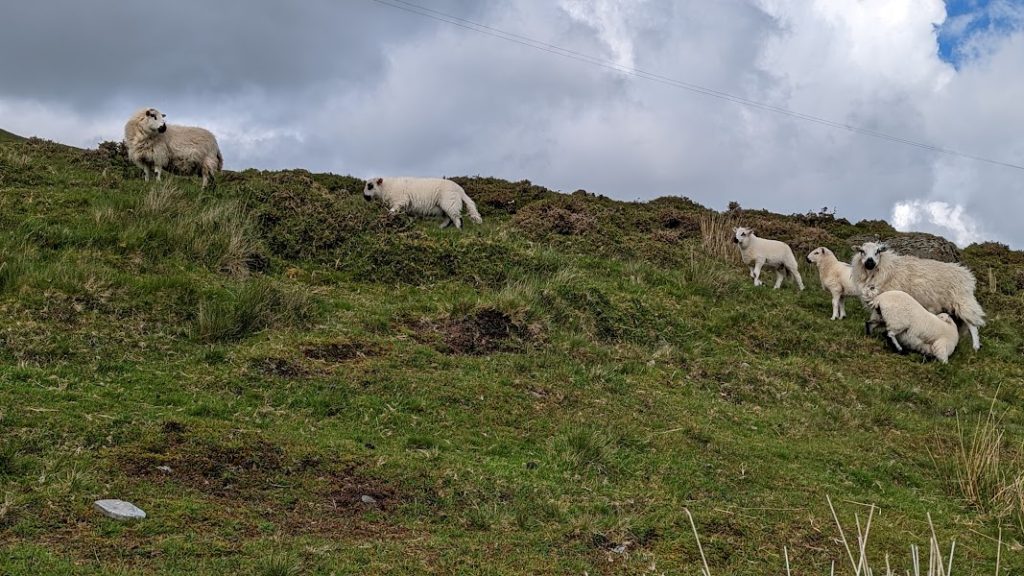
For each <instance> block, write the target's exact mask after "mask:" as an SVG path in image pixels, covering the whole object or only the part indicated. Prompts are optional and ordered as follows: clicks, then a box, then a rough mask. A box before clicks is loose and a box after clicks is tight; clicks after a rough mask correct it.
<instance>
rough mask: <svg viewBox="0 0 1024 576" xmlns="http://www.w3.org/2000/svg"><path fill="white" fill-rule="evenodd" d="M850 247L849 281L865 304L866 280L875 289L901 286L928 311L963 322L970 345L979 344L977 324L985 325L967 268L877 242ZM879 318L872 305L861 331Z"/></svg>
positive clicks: (892, 288) (976, 347) (866, 329)
mask: <svg viewBox="0 0 1024 576" xmlns="http://www.w3.org/2000/svg"><path fill="white" fill-rule="evenodd" d="M854 250H855V251H856V252H855V254H854V255H853V260H852V261H851V263H850V264H851V265H852V266H853V283H854V284H855V285H856V286H857V288H858V289H859V290H860V291H861V299H862V300H863V301H864V303H865V304H867V303H868V300H869V299H868V298H867V297H866V296H864V288H865V286H868V285H869V284H870V285H872V286H875V287H877V289H878V291H879V292H888V291H890V290H901V291H903V292H906V293H907V294H910V296H911V297H912V298H914V299H915V300H917V301H918V302H919V303H920V304H921V305H922V306H924V307H925V309H926V310H928V311H929V312H931V313H932V314H938V313H939V312H946V313H948V314H950V315H951V316H953V317H955V318H957V319H959V320H961V321H962V322H964V323H965V324H966V325H967V328H968V330H970V332H971V340H972V341H973V344H974V349H975V350H977V349H979V348H981V339H980V338H979V337H978V328H979V327H981V326H984V325H985V311H984V310H982V308H981V305H980V304H978V300H977V299H976V298H975V297H974V286H975V280H974V274H971V271H970V270H968V269H967V268H964V267H963V266H961V265H959V264H953V263H950V262H939V261H937V260H928V259H925V258H917V257H914V256H902V255H900V254H897V253H896V252H894V251H891V250H889V247H888V246H886V245H885V244H879V243H877V242H865V243H864V244H862V245H860V246H855V247H854ZM879 319H880V317H879V314H878V311H877V310H875V309H872V312H871V318H870V319H869V320H868V321H867V322H866V323H865V324H864V331H865V332H866V333H867V334H871V331H872V330H873V329H874V328H875V327H876V326H877V325H878V324H879Z"/></svg>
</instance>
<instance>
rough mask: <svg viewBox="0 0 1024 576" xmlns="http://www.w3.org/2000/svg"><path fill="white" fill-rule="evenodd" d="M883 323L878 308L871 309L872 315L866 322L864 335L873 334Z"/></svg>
mask: <svg viewBox="0 0 1024 576" xmlns="http://www.w3.org/2000/svg"><path fill="white" fill-rule="evenodd" d="M881 323H882V315H881V314H879V313H878V310H875V309H872V310H871V317H870V318H868V319H867V321H866V322H864V335H866V336H871V332H872V331H873V330H874V329H875V328H877V327H878V325H879V324H881Z"/></svg>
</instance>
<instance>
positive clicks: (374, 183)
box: [363, 178, 384, 202]
mask: <svg viewBox="0 0 1024 576" xmlns="http://www.w3.org/2000/svg"><path fill="white" fill-rule="evenodd" d="M383 183H384V179H383V178H377V179H375V180H374V179H371V180H367V181H366V186H364V187H363V200H366V201H367V202H369V201H370V200H373V199H374V198H376V197H377V195H378V194H380V186H381V184H383Z"/></svg>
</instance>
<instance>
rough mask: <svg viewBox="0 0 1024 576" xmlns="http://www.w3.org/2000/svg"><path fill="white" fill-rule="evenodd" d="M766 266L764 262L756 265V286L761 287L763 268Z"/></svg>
mask: <svg viewBox="0 0 1024 576" xmlns="http://www.w3.org/2000/svg"><path fill="white" fill-rule="evenodd" d="M762 266H764V260H758V261H757V262H756V263H755V264H754V286H760V285H761V267H762Z"/></svg>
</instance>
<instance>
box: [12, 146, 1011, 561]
mask: <svg viewBox="0 0 1024 576" xmlns="http://www.w3.org/2000/svg"><path fill="white" fill-rule="evenodd" d="M140 176H141V174H140V173H139V171H138V170H136V169H135V168H134V167H132V166H130V165H129V164H128V163H127V162H126V161H125V159H124V157H123V151H122V150H120V149H119V148H118V146H116V145H112V144H106V145H103V146H101V147H100V149H98V150H76V149H72V148H67V147H63V146H59V145H55V144H51V143H48V142H44V141H40V140H30V141H25V142H5V143H2V144H0V314H2V317H3V318H4V322H3V324H2V325H0V547H2V548H3V550H4V553H3V554H0V567H2V570H0V572H3V573H5V574H65V573H69V572H74V573H76V574H121V573H125V572H126V571H129V572H132V573H161V574H206V573H217V574H231V573H245V574H254V573H255V574H284V573H289V574H291V573H295V574H298V573H309V574H327V573H338V574H348V573H352V574H356V573H359V574H363V573H393V574H428V573H466V574H470V573H471V574H524V573H530V574H569V573H574V574H582V573H590V574H642V573H652V574H660V573H671V574H682V573H686V574H696V573H699V571H700V570H699V568H698V566H699V564H700V553H699V552H698V550H697V547H696V545H695V542H694V540H693V537H692V534H691V532H690V526H689V522H688V520H687V517H686V514H685V510H684V509H685V508H689V509H690V510H691V511H692V512H693V514H694V517H695V519H696V522H697V526H698V528H699V530H700V533H701V538H702V543H703V545H704V552H705V553H706V554H707V555H708V562H709V564H710V565H711V568H712V573H714V574H765V573H781V572H782V566H783V560H782V550H783V546H786V548H787V549H788V552H789V557H790V561H791V563H792V564H793V565H794V566H795V568H794V570H795V571H796V570H798V571H799V572H800V573H805V574H809V573H815V574H827V573H828V567H829V562H831V561H832V560H836V561H837V568H839V567H841V566H842V564H839V562H845V558H846V552H845V550H844V549H843V547H842V544H841V543H840V542H839V541H838V537H839V534H838V532H837V531H836V529H835V528H834V525H833V524H832V517H831V513H830V511H829V509H828V505H827V504H826V500H825V497H826V495H831V497H832V499H833V500H834V501H835V502H836V503H837V508H838V511H839V513H840V515H841V516H842V519H843V520H844V522H845V523H846V526H847V528H848V529H851V528H850V527H851V526H852V525H853V522H854V520H853V518H854V514H855V513H856V514H858V515H859V517H860V519H861V520H862V521H863V520H864V519H865V518H866V515H867V509H866V508H864V507H862V506H860V505H859V504H856V503H874V504H877V505H878V506H880V508H881V511H882V512H881V514H876V515H875V517H874V523H873V525H872V529H871V544H870V546H869V549H870V552H871V554H872V560H873V562H874V563H875V564H876V566H877V565H879V564H882V563H883V562H882V561H883V558H884V555H885V554H889V555H890V556H891V557H892V558H893V560H894V561H896V560H897V559H898V561H899V562H900V564H899V565H900V571H901V573H902V571H903V570H904V569H906V568H908V567H909V563H908V553H907V550H908V548H907V547H908V546H909V544H912V543H915V544H918V545H922V546H923V545H926V544H927V538H928V534H929V527H928V520H927V516H926V515H927V514H928V513H930V514H931V518H932V519H933V520H934V522H935V525H936V529H937V530H938V532H939V534H938V535H939V539H940V540H942V541H943V542H948V540H949V539H950V538H953V537H955V538H956V540H957V546H956V559H955V562H954V566H956V567H957V569H956V570H955V573H958V574H959V573H964V574H991V573H993V569H994V563H995V558H996V544H995V538H996V536H997V534H998V530H999V526H1000V525H1002V526H1003V539H1004V543H1005V544H1006V545H1007V546H1009V547H1010V549H1015V550H1019V549H1020V543H1021V542H1022V541H1024V532H1022V524H1021V521H1022V519H1024V517H1022V516H1021V509H1020V507H1019V506H1017V507H1016V508H1014V507H1012V506H1003V505H1001V504H999V503H1000V502H1004V501H1005V500H999V499H993V491H995V490H997V489H998V482H995V481H992V479H993V478H996V476H995V475H993V474H990V473H988V472H986V470H987V469H986V468H984V465H980V466H979V467H978V468H981V469H982V470H983V473H982V474H979V475H978V477H977V479H976V481H975V482H974V485H975V487H976V488H977V493H971V492H970V491H965V490H963V489H962V484H961V483H960V482H958V480H957V478H958V473H960V474H961V476H963V474H964V473H965V472H966V471H967V470H969V469H973V468H974V467H971V466H964V465H961V464H958V456H957V455H958V451H959V450H960V436H959V435H958V432H957V430H958V422H959V423H960V425H961V427H963V429H964V430H965V431H967V432H965V434H967V436H968V440H970V431H971V430H973V429H974V423H975V422H976V421H977V418H979V417H983V416H985V415H987V414H989V410H990V407H991V408H992V410H994V411H995V413H997V414H998V415H999V418H1000V419H999V422H998V427H999V429H1000V430H1001V431H1002V432H1003V434H1004V437H1003V444H1002V445H1000V446H998V447H997V448H998V449H999V453H1000V455H1001V456H1002V465H1001V466H1002V468H1001V469H1000V470H1002V472H1003V473H1004V474H1010V473H1019V472H1021V469H1020V466H1019V465H1017V464H1015V463H1016V462H1019V461H1020V460H1019V458H1020V455H1019V454H1018V453H1017V451H1016V447H1018V446H1019V445H1020V443H1021V441H1022V440H1024V428H1022V425H1024V416H1022V414H1021V412H1020V410H1019V409H1018V405H1019V404H1020V400H1021V398H1020V395H1021V394H1022V390H1024V388H1022V386H1021V385H1022V384H1024V362H1022V360H1024V334H1022V331H1021V324H1022V320H1024V255H1022V254H1021V253H1020V252H1014V251H1010V250H1007V249H1006V248H1005V247H1003V246H999V245H994V244H987V245H980V246H972V247H969V248H967V249H966V250H964V251H963V253H962V255H961V256H962V258H963V261H964V262H965V263H966V264H967V265H968V266H970V267H971V268H972V269H974V270H975V272H976V273H977V275H978V277H979V291H978V294H979V298H980V300H981V301H982V304H983V306H984V307H985V309H986V310H987V312H988V313H989V317H990V324H989V325H988V326H987V327H985V328H984V329H983V331H982V339H983V343H984V347H983V348H982V350H981V351H980V352H978V353H974V352H972V351H971V350H970V349H969V346H962V347H961V348H960V349H958V350H957V352H956V354H955V355H954V356H953V358H952V359H951V362H950V364H949V365H939V364H937V363H933V362H926V361H923V360H922V359H921V358H920V357H918V356H915V355H907V356H901V355H898V354H895V353H893V352H891V351H890V350H888V349H887V347H886V345H885V342H884V341H883V339H882V338H881V337H880V336H878V337H874V338H869V337H865V336H864V335H863V323H862V320H863V316H862V312H860V307H859V306H856V305H855V304H853V303H851V306H850V307H849V309H850V310H851V311H853V314H852V316H853V318H851V319H848V320H846V321H842V322H839V321H836V322H831V321H829V319H828V318H829V315H830V311H831V305H830V302H829V298H828V295H827V294H826V293H825V292H823V291H821V290H820V289H819V288H818V285H817V280H816V279H815V276H816V273H815V272H814V271H813V270H809V269H808V270H806V271H805V272H804V275H805V278H806V281H807V284H808V290H806V291H804V292H802V293H798V292H797V291H796V290H794V289H793V288H792V287H791V286H790V285H789V284H788V283H787V284H786V285H785V289H783V290H779V291H771V290H769V289H766V288H760V289H758V288H755V287H754V286H752V285H751V282H750V280H749V278H748V276H747V274H746V270H745V269H744V268H743V267H742V266H741V265H740V264H739V263H738V261H737V259H736V256H735V254H734V247H733V246H732V244H731V243H729V242H728V238H727V236H726V235H725V234H724V233H723V230H725V229H727V228H728V227H730V225H731V224H732V223H734V222H735V223H742V224H752V225H754V226H755V227H757V228H758V229H759V230H760V231H761V232H762V234H763V235H764V236H767V237H774V238H778V239H781V240H785V241H787V242H789V243H791V245H793V246H794V248H795V249H797V250H798V252H799V254H798V257H799V258H801V260H802V255H803V254H806V252H807V251H809V250H810V249H811V248H813V247H815V246H817V245H822V244H824V245H827V246H830V247H832V248H833V249H834V250H836V251H837V253H838V254H839V256H840V257H847V256H849V248H848V241H850V240H851V239H856V238H858V237H861V236H865V235H880V236H895V235H896V233H895V231H893V230H892V229H891V228H890V227H889V226H888V225H887V224H885V223H884V222H862V223H858V224H851V223H849V222H846V221H845V220H842V219H838V218H835V217H834V216H833V215H830V214H807V215H795V216H781V215H774V214H770V213H767V212H760V211H746V210H742V209H740V208H738V207H737V208H735V209H733V210H730V211H729V212H727V213H724V214H719V213H715V212H712V211H710V210H707V209H705V208H703V207H701V206H699V205H697V204H695V203H693V202H690V201H688V200H685V199H679V198H662V199H658V200H655V201H652V202H649V203H644V204H637V203H623V202H616V201H612V200H609V199H606V198H602V197H596V196H593V195H590V194H587V193H585V192H582V191H578V192H577V193H574V194H570V195H564V194H557V193H554V192H551V191H549V190H546V189H544V188H541V187H539V186H535V185H532V184H531V183H529V182H515V183H513V182H505V181H501V180H495V179H488V178H460V179H458V180H459V181H460V182H461V183H462V184H463V185H464V186H465V188H466V190H467V192H469V194H470V195H471V196H473V197H474V198H475V199H476V201H477V204H478V205H479V206H480V208H481V212H482V213H483V215H484V219H485V221H484V224H483V225H482V226H472V225H467V227H466V228H465V229H464V230H463V231H461V232H459V231H455V230H450V229H449V230H440V229H438V228H437V225H436V223H434V222H425V221H422V220H412V219H409V218H406V217H388V216H386V215H385V213H384V212H385V211H384V209H383V208H382V207H381V206H379V205H377V204H367V203H365V202H364V201H363V200H362V198H360V191H361V189H362V186H361V182H359V181H358V180H356V179H354V178H350V177H344V176H336V175H330V174H310V173H308V172H304V171H301V170H294V171H284V172H260V171H255V170H248V171H244V172H238V173H226V174H224V175H222V177H221V179H220V181H219V182H218V185H217V187H216V189H215V190H213V191H212V192H206V193H204V192H201V191H200V190H199V189H198V182H197V181H196V180H194V179H192V180H190V179H183V178H171V179H168V180H167V181H165V182H163V183H150V184H147V183H145V182H143V181H142V179H141V177H140ZM939 244H940V245H941V243H939ZM993 398H996V400H995V401H994V403H993ZM1015 458H1016V460H1014V459H1015ZM997 479H998V478H997ZM968 480H969V478H968ZM1018 489H1020V486H1019V485H1018ZM98 498H123V499H126V500H130V501H132V502H134V503H136V504H137V505H139V506H140V507H142V508H143V509H144V510H146V511H147V513H148V514H149V517H148V518H147V519H146V520H144V521H142V522H138V523H133V524H122V523H117V522H115V521H113V520H107V519H105V518H102V517H100V516H98V515H97V514H96V513H94V512H93V511H92V510H91V503H92V502H93V501H94V500H96V499H98ZM847 536H848V537H850V534H847ZM1002 566H1003V567H1004V570H1007V571H1008V572H1007V573H1019V572H1021V571H1022V570H1024V559H1022V558H1021V555H1020V554H1019V552H1018V553H1012V552H1008V551H1007V550H1006V549H1004V551H1003V557H1002ZM876 572H880V570H878V569H877V568H876ZM838 573H840V572H838V571H837V574H838ZM842 573H844V574H845V573H852V572H842Z"/></svg>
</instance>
